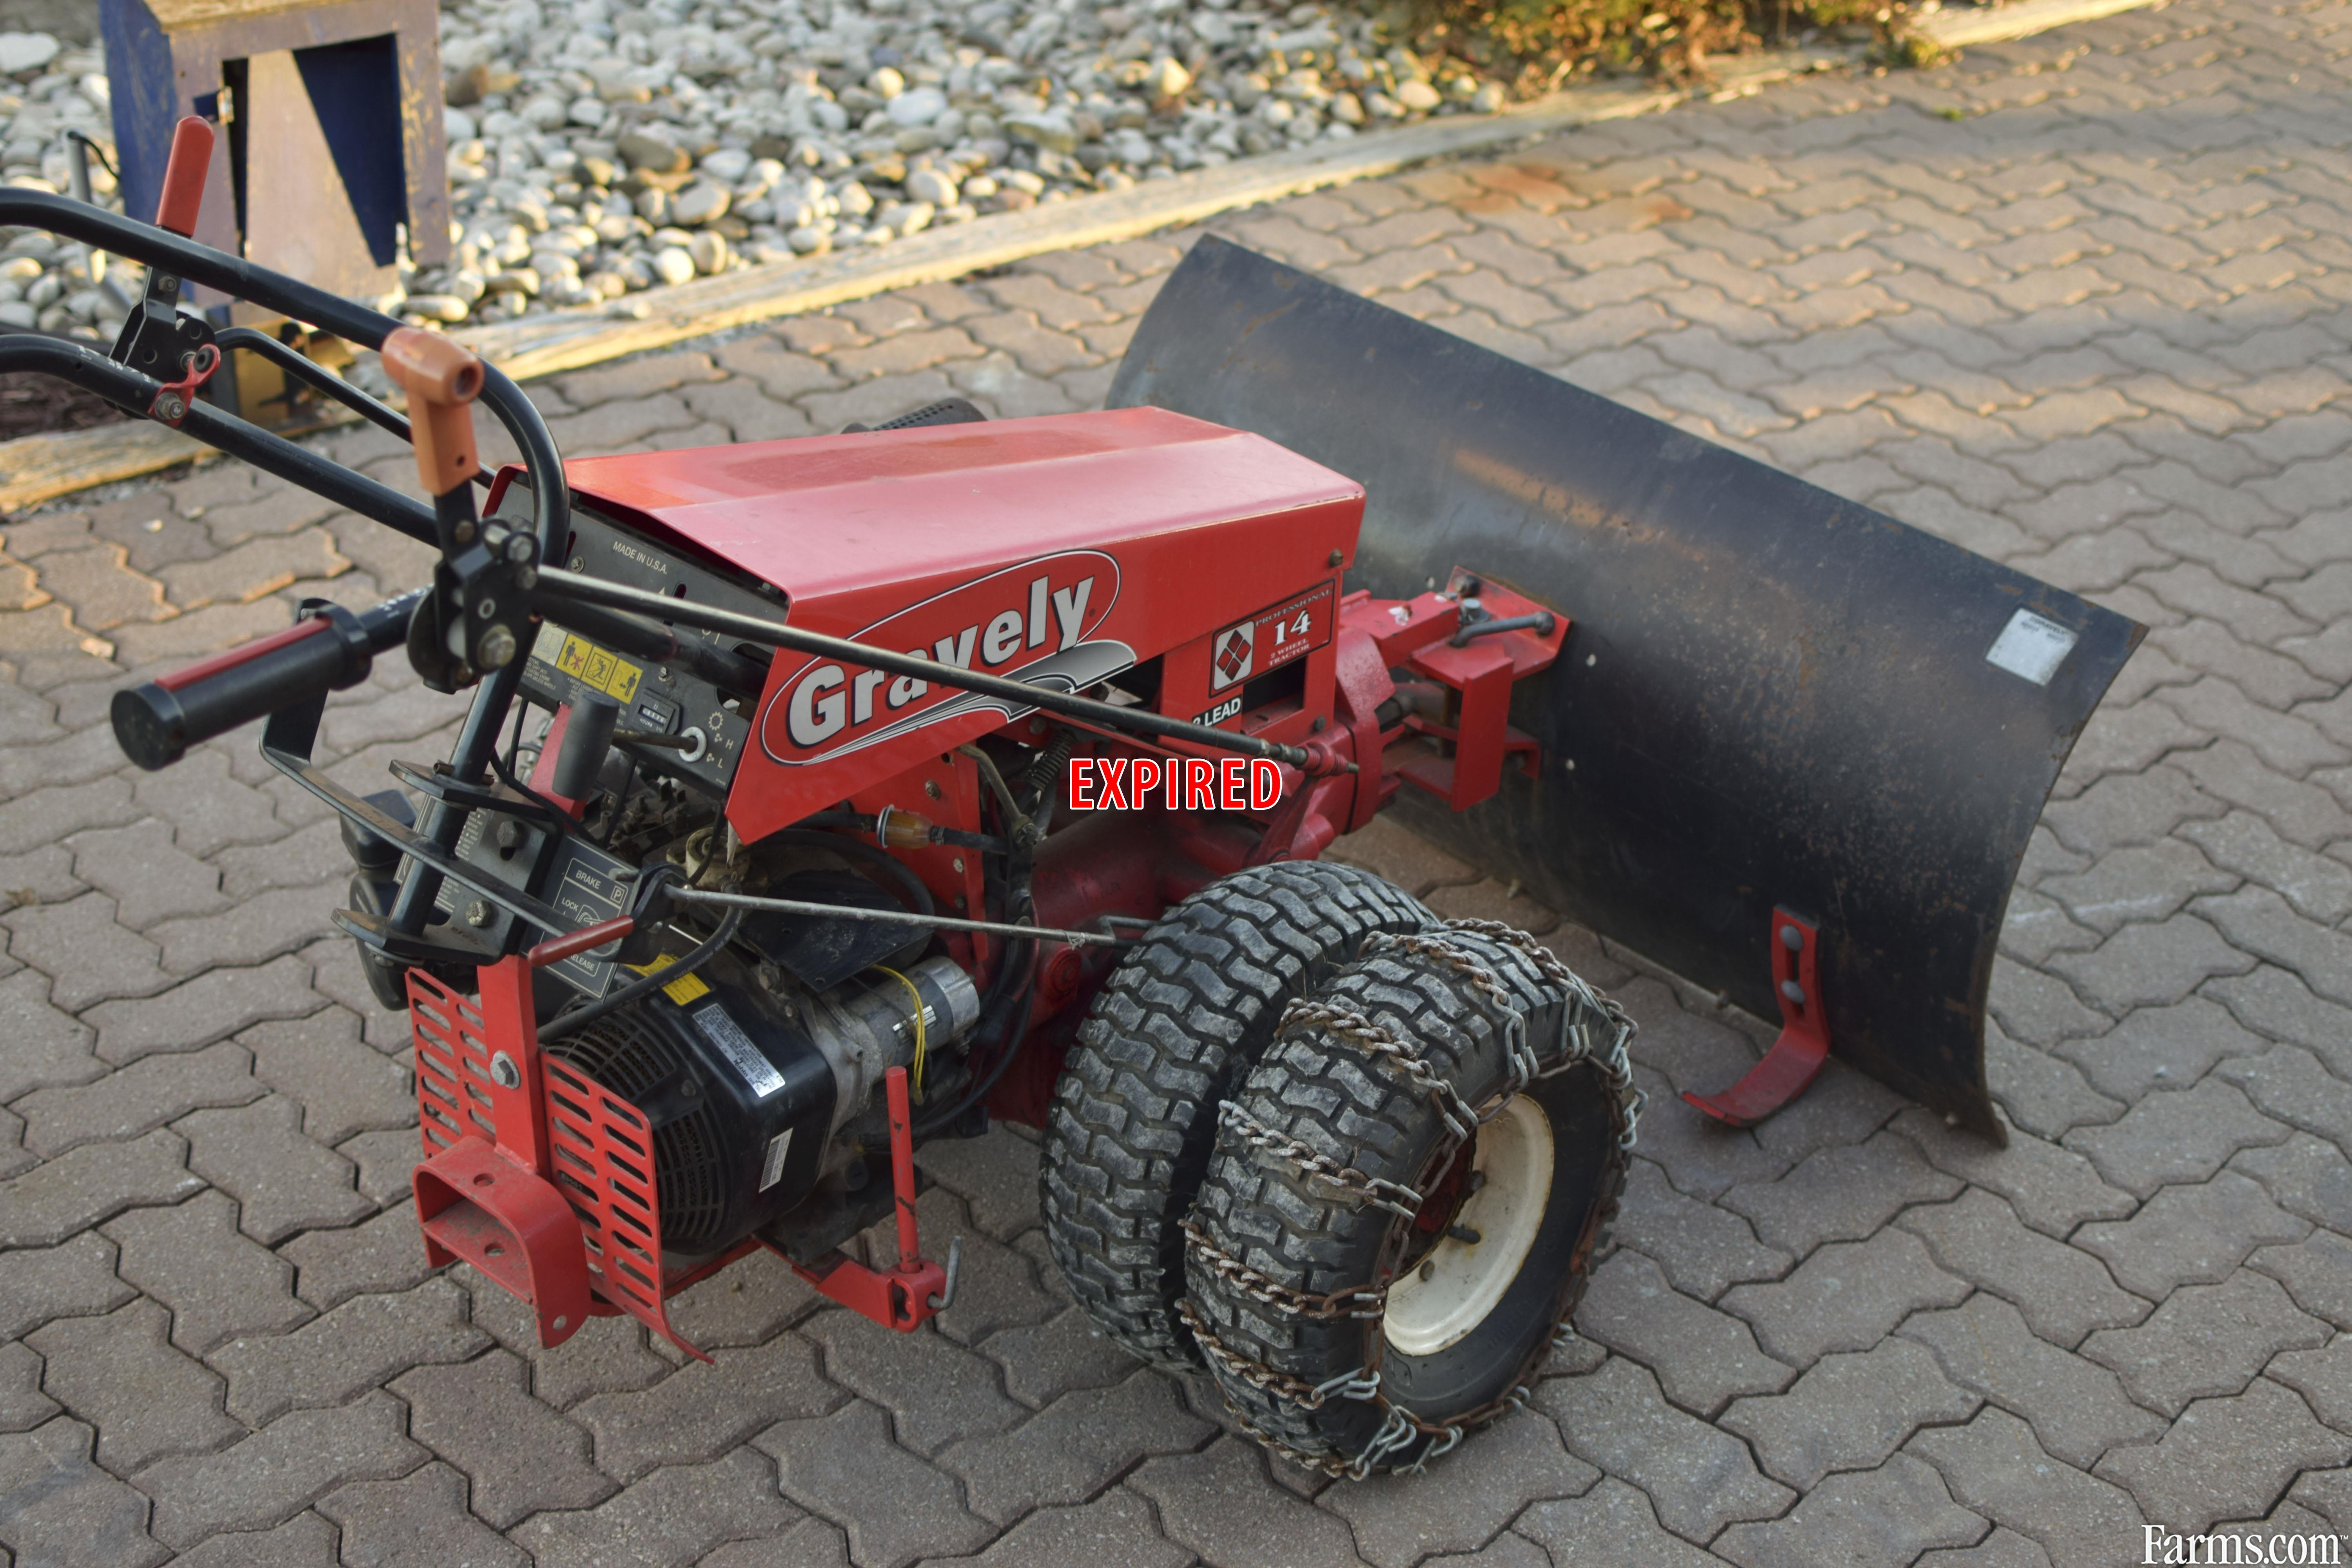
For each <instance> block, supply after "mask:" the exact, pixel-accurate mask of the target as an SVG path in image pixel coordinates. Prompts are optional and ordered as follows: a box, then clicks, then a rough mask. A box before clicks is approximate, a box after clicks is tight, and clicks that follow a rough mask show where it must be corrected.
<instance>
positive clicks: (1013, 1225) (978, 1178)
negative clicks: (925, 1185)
mask: <svg viewBox="0 0 2352 1568" xmlns="http://www.w3.org/2000/svg"><path fill="white" fill-rule="evenodd" d="M1037 1161H1038V1152H1037V1145H1036V1144H1034V1143H1033V1142H1030V1141H1029V1140H1028V1139H1026V1138H1024V1137H1021V1136H1019V1135H1017V1134H1016V1133H1014V1132H1013V1131H1012V1129H1011V1128H1009V1127H1007V1126H1005V1125H1004V1124H1003V1123H999V1124H998V1125H997V1126H996V1127H995V1128H993V1129H992V1130H991V1131H990V1132H989V1134H988V1135H987V1136H986V1137H984V1138H942V1139H940V1140H938V1141H937V1142H931V1143H927V1144H925V1145H924V1146H923V1150H922V1152H921V1153H920V1154H919V1156H918V1157H917V1159H916V1163H918V1164H919V1165H921V1166H922V1167H923V1169H924V1170H926V1171H928V1172H929V1173H931V1175H932V1176H934V1177H935V1178H937V1179H938V1180H939V1181H940V1182H942V1183H944V1184H946V1185H948V1186H949V1187H950V1188H951V1189H953V1190H954V1191H955V1193H956V1194H958V1195H959V1196H961V1198H962V1199H963V1200H964V1202H965V1204H966V1205H969V1207H970V1208H971V1218H972V1223H973V1224H974V1225H977V1226H980V1228H981V1229H982V1230H984V1231H986V1232H988V1233H989V1234H990V1235H991V1236H993V1237H996V1238H997V1239H998V1240H1000V1241H1010V1240H1012V1239H1013V1237H1015V1236H1018V1235H1019V1234H1020V1233H1021V1232H1023V1231H1024V1230H1027V1229H1028V1228H1029V1227H1030V1226H1034V1225H1035V1224H1036V1223H1037Z"/></svg>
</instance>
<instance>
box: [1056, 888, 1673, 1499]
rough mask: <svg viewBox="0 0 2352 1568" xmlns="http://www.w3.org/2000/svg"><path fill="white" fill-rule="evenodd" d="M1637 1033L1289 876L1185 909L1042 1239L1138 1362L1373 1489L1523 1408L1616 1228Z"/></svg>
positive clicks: (1148, 956) (1092, 1049) (1399, 905)
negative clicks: (1607, 1235) (1195, 1381)
mask: <svg viewBox="0 0 2352 1568" xmlns="http://www.w3.org/2000/svg"><path fill="white" fill-rule="evenodd" d="M1632 1034H1633V1024H1632V1021H1631V1020H1630V1019H1629V1018H1627V1017H1626V1016H1625V1014H1624V1012H1623V1011H1622V1009H1621V1008H1619V1007H1618V1006H1617V1005H1615V1004H1614V1003H1612V1002H1610V1001H1609V1000H1607V999H1606V998H1605V997H1603V996H1601V994H1599V993H1597V992H1596V991H1594V990H1593V989H1592V987H1591V986H1590V985H1588V984H1585V983H1584V982H1583V981H1581V980H1580V979H1578V978H1577V976H1576V975H1574V974H1573V973H1570V971H1569V970H1568V969H1567V967H1566V966H1565V965H1563V964H1562V963H1560V962H1559V959H1558V958H1556V957H1554V956H1553V955H1552V954H1551V953H1550V952H1549V951H1547V950H1546V949H1544V948H1543V947H1541V946H1539V945H1538V944H1537V943H1536V942H1535V941H1534V939H1532V938H1530V937H1528V935H1527V934H1525V933H1524V932H1521V931H1514V930H1512V929H1510V928H1508V927H1507V926H1502V925H1499V924H1496V923H1494V922H1489V921H1444V920H1442V919H1440V918H1439V917H1438V916H1436V915H1435V914H1433V912H1432V911H1431V910H1429V909H1428V908H1426V907H1425V906H1424V905H1423V904H1422V903H1421V902H1420V901H1419V900H1416V899H1413V898H1412V897H1410V896H1409V895H1407V894H1405V893H1404V892H1402V891H1401V890H1400V889H1397V888H1395V887H1393V886H1391V884H1389V883H1388V882H1386V881H1384V880H1382V879H1380V878H1379V877H1377V876H1374V875H1372V874H1371V873H1370V872H1367V871H1363V870H1360V869H1358V868H1354V867H1351V866H1346V865H1339V864H1331V863H1321V862H1306V861H1287V862H1278V863H1276V864H1273V865H1269V866H1264V867H1257V868H1251V869H1248V870H1244V871H1241V872H1238V873H1236V874H1234V875H1233V876H1230V877H1227V878H1224V879H1221V880H1219V881H1217V882H1214V883H1213V884H1211V885H1210V886H1209V887H1207V888H1205V889H1202V891H1200V892H1199V893H1197V894H1195V895H1193V896H1192V898H1191V899H1188V900H1185V901H1184V902H1183V903H1181V904H1179V905H1178V906H1176V907H1175V908H1174V909H1172V910H1170V911H1169V912H1168V915H1167V917H1166V918H1165V919H1163V920H1162V921H1160V923H1159V925H1158V926H1156V927H1155V928H1153V930H1152V931H1151V932H1150V935H1149V936H1148V937H1147V939H1146V940H1145V941H1144V942H1142V943H1141V944H1140V945H1139V946H1138V947H1137V948H1136V949H1135V950H1134V951H1133V952H1130V953H1129V955H1128V957H1127V959H1126V961H1125V962H1124V963H1122V964H1121V965H1120V967H1119V969H1118V972H1117V973H1115V974H1113V976H1112V977H1111V979H1110V980H1109V982H1108V984H1106V985H1105V987H1104V989H1103V992H1102V994H1100V996H1099V997H1098V998H1097V1001H1096V1003H1095V1005H1094V1007H1093V1009H1092V1012H1091V1013H1090V1015H1089V1016H1088V1018H1087V1022H1086V1024H1085V1025H1084V1026H1083V1027H1082V1028H1081V1030H1080V1032H1079V1037H1078V1043H1077V1046H1076V1047H1075V1048H1074V1049H1073V1050H1072V1051H1071V1053H1070V1057H1069V1061H1068V1067H1067V1069H1066V1071H1065V1073H1064V1074H1063V1077H1062V1080H1061V1087H1060V1091H1059V1094H1058V1095H1057V1097H1056V1100H1055V1106H1054V1110H1053V1115H1052V1119H1051V1121H1050V1123H1049V1125H1048V1127H1047V1130H1046V1137H1045V1161H1044V1166H1043V1170H1042V1173H1041V1176H1040V1184H1041V1187H1042V1195H1043V1201H1044V1208H1045V1229H1046V1236H1047V1238H1048V1241H1049V1242H1050V1244H1051V1246H1052V1248H1053V1251H1054V1256H1055V1260H1056V1261H1057V1262H1058V1263H1059V1264H1060V1266H1061V1268H1062V1271H1063V1274H1064V1276H1065V1278H1066V1279H1068V1281H1069V1282H1070V1285H1071V1288H1072V1289H1073V1290H1074V1291H1075V1292H1076V1295H1077V1297H1078V1299H1079V1300H1080V1301H1082V1302H1083V1303H1084V1304H1085V1305H1086V1307H1087V1310H1088V1311H1089V1312H1090V1313H1091V1314H1092V1316H1093V1317H1094V1319H1095V1321H1097V1323H1098V1324H1099V1325H1100V1326H1101V1327H1102V1328H1103V1330H1104V1331H1106V1332H1107V1333H1108V1334H1109V1335H1110V1336H1111V1337H1112V1338H1113V1339H1114V1340H1116V1341H1117V1342H1118V1343H1119V1344H1121V1345H1122V1346H1124V1347H1125V1348H1126V1349H1127V1350H1129V1352H1133V1353H1134V1354H1135V1355H1137V1356H1139V1357H1140V1358H1142V1359H1143V1360H1145V1361H1147V1362H1150V1363H1153V1364H1154V1365H1157V1366H1160V1367H1162V1368H1164V1369H1167V1370H1170V1371H1175V1372H1191V1371H1196V1370H1199V1369H1201V1368H1202V1367H1205V1368H1206V1369H1207V1371H1208V1373H1210V1375H1211V1376H1212V1377H1213V1378H1214V1379H1215V1381H1216V1383H1217V1384H1218V1386H1219V1388H1220V1389H1221V1391H1222V1392H1223V1394H1224V1397H1225V1399H1226V1402H1227V1403H1228V1405H1230V1406H1231V1408H1232V1410H1233V1412H1234V1415H1235V1416H1236V1417H1237V1419H1238V1421H1239V1422H1240V1424H1241V1425H1242V1426H1243V1427H1244V1429H1246V1430H1247V1431H1249V1432H1250V1433H1251V1434H1253V1435H1254V1436H1257V1437H1258V1438H1259V1439H1261V1440H1262V1441H1264V1442H1265V1443H1267V1444H1269V1445H1271V1446H1272V1447H1276V1448H1277V1449H1279V1450H1282V1451H1283V1452H1285V1453H1286V1454H1288V1455H1289V1456H1290V1457H1291V1458H1295V1459H1297V1460H1298V1461H1300V1462H1301V1463H1303V1464H1306V1465H1307V1466H1309V1467H1311V1468H1316V1469H1318V1470H1321V1471H1324V1472H1326V1473H1328V1474H1331V1475H1334V1476H1347V1477H1352V1478H1354V1479H1363V1478H1364V1477H1366V1476H1368V1475H1370V1474H1372V1473H1373V1472H1375V1471H1378V1470H1417V1469H1419V1468H1421V1467H1422V1466H1423V1465H1424V1464H1426V1463H1427V1462H1428V1461H1429V1460H1430V1459H1433V1458H1436V1457H1437V1456H1439V1455H1441V1454H1444V1453H1445V1452H1447V1451H1448V1450H1450V1449H1451V1448H1453V1447H1454V1446H1455V1445H1456V1444H1458V1443H1459V1442H1460V1441H1461V1440H1462V1438H1463V1436H1465V1434H1466V1433H1468V1432H1469V1431H1472V1430H1474V1429H1475V1428H1476V1427H1478V1426H1482V1425H1484V1424H1486V1422H1489V1421H1492V1420H1493V1419H1495V1418H1496V1417H1497V1416H1498V1415H1502V1414H1504V1413H1505V1412H1507V1411H1508V1410H1510V1409H1511V1408H1513V1407H1514V1406H1516V1405H1518V1404H1519V1403H1521V1402H1522V1401H1523V1400H1524V1399H1525V1397H1526V1394H1527V1391H1528V1382H1529V1380H1530V1379H1531V1378H1532V1377H1533V1376H1534V1375H1535V1374H1536V1373H1537V1371H1538V1368H1539V1366H1540V1364H1541V1363H1542V1362H1543V1360H1544V1358H1545V1357H1546V1356H1547V1355H1548V1354H1549V1351H1550V1349H1551V1347H1552V1345H1553V1343H1554V1342H1555V1341H1556V1339H1558V1338H1559V1337H1560V1336H1562V1335H1563V1334H1565V1333H1566V1332H1567V1330H1566V1324H1567V1322H1568V1320H1569V1318H1570V1314H1571V1313H1573V1312H1574V1310H1575V1309H1576V1304H1577V1301H1578V1300H1579V1299H1580V1297H1581V1295H1582V1293H1583V1289H1584V1283H1585V1280H1586V1278H1587V1276H1588V1273H1589V1268H1590V1265H1591V1257H1592V1252H1593V1249H1594V1247H1596V1246H1597V1245H1598V1244H1599V1243H1600V1241H1601V1238H1602V1236H1603V1234H1604V1232H1605V1229H1606V1227H1607V1226H1608V1225H1609V1223H1610V1221H1611V1219H1612V1217H1613V1215H1615V1213H1616V1208H1617V1200H1618V1196H1619V1194H1620V1193H1621V1192H1622V1190H1623V1185H1624V1178H1625V1170H1626V1165H1627V1163H1628V1161H1629V1159H1630V1157H1631V1151H1632V1147H1633V1125H1634V1121H1635V1119H1636V1118H1637V1117H1638V1115H1639V1114H1640V1110H1641V1096H1640V1093H1639V1091H1638V1090H1636V1089H1634V1087H1633V1076H1632V1069H1631V1067H1630V1065H1629V1063H1628V1060H1627V1058H1626V1043H1627V1041H1628V1040H1629V1038H1630V1037H1631V1036H1632Z"/></svg>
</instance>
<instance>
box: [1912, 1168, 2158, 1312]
mask: <svg viewBox="0 0 2352 1568" xmlns="http://www.w3.org/2000/svg"><path fill="white" fill-rule="evenodd" d="M1896 1223H1898V1224H1900V1225H1901V1226H1903V1227H1904V1228H1905V1229H1906V1230H1908V1231H1910V1232H1911V1233H1912V1234H1913V1235H1915V1236H1916V1237H1919V1238H1920V1239H1921V1240H1923V1241H1925V1242H1926V1243H1927V1250H1928V1253H1929V1254H1930V1255H1931V1256H1932V1257H1933V1258H1935V1259H1936V1261H1937V1263H1938V1264H1940V1265H1942V1266H1943V1267H1944V1268H1948V1269H1949V1270H1951V1271H1952V1272H1953V1273H1955V1274H1958V1275H1959V1276H1960V1277H1962V1278H1963V1279H1969V1280H1973V1281H1974V1282H1975V1283H1976V1284H1977V1285H1978V1286H1979V1287H1980V1288H1981V1289H1987V1290H1990V1291H1991V1292H1992V1293H1993V1294H1995V1295H1997V1296H2000V1297H2001V1298H2002V1299H2003V1300H2007V1301H2008V1302H2010V1304H2011V1305H2012V1306H2014V1307H2016V1308H2017V1309H2018V1310H2020V1311H2021V1312H2022V1313H2023V1314H2024V1316H2025V1321H2026V1322H2027V1323H2029V1324H2030V1325H2032V1329H2033V1331H2034V1333H2035V1334H2036V1335H2038V1336H2040V1337H2041V1338H2042V1339H2045V1340H2048V1341H2049V1342H2051V1343H2053V1344H2055V1345H2060V1346H2063V1347H2064V1348H2067V1349H2072V1348H2073V1347H2074V1346H2075V1345H2077V1344H2080V1343H2081V1342H2082V1340H2083V1336H2084V1335H2085V1334H2087V1333H2089V1332H2090V1331H2092V1330H2093V1329H2111V1328H2126V1327H2128V1326H2129V1325H2131V1324H2133V1323H2136V1322H2137V1321H2140V1320H2141V1319H2142V1318H2144V1317H2146V1316H2147V1314H2148V1311H2149V1310H2150V1308H2151V1305H2152V1303H2151V1302H2149V1301H2146V1300H2141V1299H2140V1298H2138V1297H2137V1296H2134V1295H2132V1294H2131V1293H2129V1292H2128V1291H2126V1290H2123V1289H2118V1288H2117V1287H2116V1282H2115V1279H2113V1277H2112V1276H2110V1275H2109V1273H2108V1272H2107V1270H2106V1269H2105V1268H2102V1267H2101V1266H2100V1264H2099V1263H2098V1262H2096V1261H2095V1259H2093V1258H2086V1257H2084V1255H2083V1253H2082V1252H2080V1251H2077V1250H2076V1249H2075V1247H2069V1246H2066V1245H2064V1244H2063V1243H2060V1242H2055V1241H2053V1240H2051V1239H2050V1238H2049V1237H2046V1236H2043V1235H2042V1234H2041V1233H2040V1232H2038V1231H2031V1230H2028V1229H2026V1228H2025V1227H2024V1226H2022V1225H2021V1224H2019V1223H2018V1219H2017V1214H2016V1211H2015V1210H2013V1209H2011V1207H2010V1206H2009V1205H2008V1204H2007V1203H2005V1202H2004V1201H2002V1200H2001V1199H2000V1198H1998V1197H1995V1196H1994V1195H1993V1194H1990V1193H1988V1192H1984V1191H1982V1190H1980V1189H1974V1188H1972V1189H1970V1190H1969V1191H1968V1192H1966V1193H1963V1194H1960V1197H1959V1200H1958V1202H1956V1203H1950V1204H1943V1205H1935V1206H1926V1207H1920V1208H1915V1209H1913V1210H1911V1211H1910V1212H1909V1213H1907V1214H1906V1215H1904V1216H1903V1217H1902V1218H1901V1219H1900V1220H1899V1221H1897V1222H1896ZM2090 1228H2096V1227H2086V1229H2090ZM2080 1245H2081V1237H2080V1236H2079V1235H2078V1237H2077V1238H2076V1246H2077V1247H2079V1246H2080Z"/></svg>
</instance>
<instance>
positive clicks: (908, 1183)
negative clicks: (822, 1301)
mask: <svg viewBox="0 0 2352 1568" xmlns="http://www.w3.org/2000/svg"><path fill="white" fill-rule="evenodd" d="M885 1082H886V1085H887V1090H888V1094H889V1100H890V1185H891V1188H892V1190H893V1193H894V1194H895V1195H896V1198H897V1204H896V1205H895V1206H896V1208H897V1211H898V1265H897V1267H895V1268H867V1267H866V1265H865V1264H863V1263H860V1262H858V1261H857V1260H856V1258H852V1257H850V1256H849V1255H848V1254H847V1253H845V1252H841V1251H838V1250H836V1251H834V1252H831V1253H828V1254H827V1255H826V1256H824V1257H823V1258H818V1259H817V1260H816V1262H815V1263H814V1264H811V1265H806V1266H803V1265H802V1264H798V1263H794V1264H793V1273H795V1274H797V1275H799V1276H800V1277H801V1278H802V1279H805V1280H807V1281H808V1282H809V1283H810V1284H811V1285H814V1287H816V1289H817V1290H818V1292H819V1293H820V1294H822V1295H824V1296H828V1297H830V1298H832V1299H833V1300H836V1301H838V1302H840V1303H841V1304H842V1305H843V1306H845V1307H847V1308H849V1309H850V1310H852V1311H855V1312H857V1313H860V1314H862V1315H863V1316H866V1317H868V1318H871V1319H873V1320H874V1321H876V1322H877V1323H880V1324H881V1325H882V1326H883V1327H884V1328H887V1329H896V1330H898V1331H899V1332H900V1333H902V1334H908V1333H912V1332H914V1331H916V1330H917V1329H919V1328H921V1327H922V1326H923V1325H924V1324H925V1323H926V1322H928V1321H930V1320H931V1318H932V1317H933V1316H934V1315H936V1314H937V1313H938V1312H939V1311H940V1310H941V1309H942V1308H944V1307H946V1306H948V1305H949V1303H950V1302H951V1301H952V1300H954V1295H953V1290H952V1286H951V1281H950V1275H949V1271H948V1270H947V1269H946V1268H941V1267H940V1265H939V1264H937V1263H934V1262H932V1261H931V1260H930V1259H929V1258H925V1257H923V1256H922V1238H921V1237H920V1236H919V1234H918V1233H917V1229H916V1222H915V1136H914V1125H913V1120H912V1116H911V1114H910V1112H909V1111H908V1105H907V1069H906V1068H891V1069H890V1070H889V1073H888V1075H887V1079H886V1080H885Z"/></svg>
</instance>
